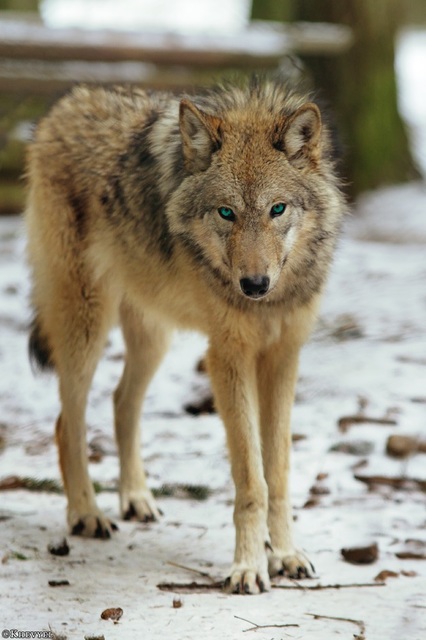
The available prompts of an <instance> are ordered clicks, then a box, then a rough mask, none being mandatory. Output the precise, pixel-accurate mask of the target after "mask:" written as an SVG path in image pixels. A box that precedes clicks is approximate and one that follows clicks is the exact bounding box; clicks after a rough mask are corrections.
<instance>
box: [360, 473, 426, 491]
mask: <svg viewBox="0 0 426 640" xmlns="http://www.w3.org/2000/svg"><path fill="white" fill-rule="evenodd" d="M354 478H355V480H359V481H360V482H364V483H365V484H367V485H368V487H369V488H370V489H371V487H374V485H385V486H388V487H393V488H394V489H401V490H413V489H420V491H426V480H421V479H417V478H408V477H405V476H396V477H394V476H382V475H371V476H369V475H368V476H367V475H361V474H358V473H356V474H354Z"/></svg>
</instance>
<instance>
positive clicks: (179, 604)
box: [173, 598, 183, 609]
mask: <svg viewBox="0 0 426 640" xmlns="http://www.w3.org/2000/svg"><path fill="white" fill-rule="evenodd" d="M181 607H183V602H182V600H181V599H180V598H173V609H180V608H181Z"/></svg>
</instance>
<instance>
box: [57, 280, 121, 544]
mask: <svg viewBox="0 0 426 640" xmlns="http://www.w3.org/2000/svg"><path fill="white" fill-rule="evenodd" d="M89 297H90V300H89ZM89 297H87V296H86V298H84V297H82V295H81V290H80V289H79V287H78V284H77V283H75V282H74V283H73V282H71V281H67V282H63V283H62V285H61V287H60V290H59V291H58V292H57V293H56V295H55V296H53V299H54V301H55V302H54V306H55V313H54V314H53V315H52V313H50V331H49V332H48V335H49V343H50V345H51V347H52V353H53V360H54V366H55V368H56V371H57V373H58V376H59V389H60V397H61V402H62V409H61V414H60V416H59V418H58V420H57V423H56V440H57V444H58V448H59V461H60V466H61V471H62V476H63V480H64V485H65V490H66V494H67V497H68V524H69V527H70V529H71V532H72V533H73V534H76V535H83V536H88V537H95V538H109V537H110V536H111V533H112V531H113V530H114V529H116V528H117V527H116V526H115V525H114V524H113V523H112V522H111V521H110V520H109V519H108V518H106V517H105V516H104V514H103V513H102V512H101V511H100V510H99V509H98V507H97V505H96V500H95V493H94V489H93V485H92V483H91V481H90V477H89V472H88V458H87V446H86V423H85V409H86V403H87V396H88V393H89V388H90V385H91V382H92V378H93V374H94V371H95V368H96V365H97V362H98V360H99V358H100V355H101V352H102V349H103V346H104V343H105V338H106V334H107V331H108V329H109V326H110V322H111V319H112V318H111V316H112V313H113V306H112V305H111V303H110V301H109V300H108V297H107V295H106V293H105V292H103V291H102V290H101V287H97V288H96V291H95V289H92V290H91V292H90V296H89Z"/></svg>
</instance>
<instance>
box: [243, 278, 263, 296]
mask: <svg viewBox="0 0 426 640" xmlns="http://www.w3.org/2000/svg"><path fill="white" fill-rule="evenodd" d="M269 283H270V280H269V277H268V276H252V277H251V278H241V280H240V287H241V291H242V292H243V293H244V295H245V296H248V297H249V298H262V296H264V295H265V294H266V293H268V289H269Z"/></svg>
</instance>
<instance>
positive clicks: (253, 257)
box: [26, 80, 345, 593]
mask: <svg viewBox="0 0 426 640" xmlns="http://www.w3.org/2000/svg"><path fill="white" fill-rule="evenodd" d="M28 179H29V201H28V209H27V213H26V222H27V229H28V253H29V261H30V265H31V268H32V276H33V293H32V304H33V306H34V311H35V316H34V322H33V327H32V333H31V338H30V351H31V354H32V356H33V358H34V359H35V360H36V361H37V362H38V363H39V364H40V365H41V366H42V367H43V366H44V367H49V366H51V367H54V369H55V371H56V373H57V375H58V378H59V390H60V397H61V403H62V408H61V413H60V416H59V418H58V420H57V425H56V437H57V443H58V447H59V460H60V466H61V471H62V476H63V480H64V485H65V490H66V494H67V498H68V523H69V526H70V529H71V532H72V533H74V534H80V535H84V536H94V537H100V538H108V537H110V535H111V532H112V531H113V530H114V529H115V528H116V526H115V525H114V524H113V523H112V522H111V521H110V520H109V519H108V518H106V517H105V516H104V515H103V514H102V512H101V511H100V510H99V509H98V508H97V506H96V502H95V495H94V491H93V487H92V484H91V482H90V479H89V475H88V463H87V455H86V427H85V407H86V400H87V395H88V392H89V387H90V385H91V381H92V376H93V374H94V371H95V367H96V364H97V362H98V360H99V358H100V356H101V353H102V349H103V346H104V343H105V340H106V336H107V332H108V330H109V329H110V327H111V325H113V323H115V322H116V321H117V320H118V321H119V323H120V324H121V327H122V330H123V334H124V339H125V343H126V351H127V353H126V363H125V367H124V373H123V376H122V378H121V381H120V384H119V385H118V388H117V389H116V391H115V394H114V407H115V431H116V437H117V442H118V449H119V456H120V464H121V473H120V502H121V512H122V516H123V517H124V518H135V519H139V520H142V521H146V520H155V519H157V518H158V516H159V510H158V508H157V506H156V503H155V501H154V499H153V497H152V494H151V492H150V490H149V489H148V487H147V483H146V478H145V472H144V467H143V463H142V461H141V458H140V436H139V425H138V422H139V417H140V412H141V406H142V401H143V397H144V394H145V391H146V388H147V386H148V384H149V381H150V380H151V377H152V375H153V373H154V372H155V370H156V368H157V367H158V365H159V362H160V360H161V359H162V357H163V354H164V352H165V350H166V348H167V345H168V343H169V338H170V335H171V332H172V330H173V329H174V328H176V327H178V328H181V329H195V330H198V331H201V332H203V333H205V334H207V336H208V338H209V350H208V354H207V366H208V371H209V375H210V378H211V383H212V387H213V391H214V396H215V402H216V406H217V408H218V410H219V413H220V415H221V417H222V419H223V422H224V423H225V427H226V433H227V440H228V445H229V452H230V460H231V468H232V475H233V478H234V481H235V487H236V497H235V512H234V522H235V528H236V549H235V558H234V563H233V565H232V567H231V570H230V574H229V577H228V579H227V581H226V586H227V588H228V590H229V591H231V592H241V593H258V592H259V591H264V590H267V589H268V587H269V585H270V582H269V575H274V574H277V573H280V572H286V573H288V574H289V575H291V576H298V577H303V576H309V575H311V573H312V570H313V569H312V565H311V563H310V562H309V560H308V558H307V557H306V555H305V554H304V553H303V552H302V551H300V550H298V549H297V547H296V546H295V544H294V541H293V534H292V511H291V505H290V496H289V456H290V446H291V435H290V412H291V407H292V402H293V396H294V388H295V384H296V375H297V364H298V355H299V350H300V347H301V345H302V344H303V342H304V341H305V340H306V338H307V337H308V335H309V332H310V330H311V327H312V324H313V322H314V319H315V315H316V311H317V308H318V303H319V299H320V295H321V292H322V290H323V286H324V281H325V278H326V274H327V271H328V268H329V264H330V261H331V257H332V253H333V248H334V245H335V239H336V235H337V231H338V229H339V224H340V220H341V217H342V214H343V213H344V211H345V201H344V198H343V196H342V193H341V191H340V188H339V180H338V177H337V176H336V172H335V167H334V163H333V159H332V153H331V144H330V136H329V132H328V129H327V127H326V126H325V125H324V123H322V118H321V115H320V110H319V108H318V107H317V106H316V105H315V104H314V103H312V102H311V101H310V100H309V98H308V97H307V96H304V95H299V94H297V93H295V92H293V91H292V90H289V89H288V88H286V87H285V86H283V85H282V84H280V83H279V82H275V81H274V82H272V81H257V80H253V81H251V82H250V83H247V85H244V86H241V87H236V86H224V87H221V88H218V89H212V90H210V91H208V92H205V93H204V94H202V95H199V96H197V97H191V98H189V97H188V96H186V97H182V98H181V99H178V98H176V97H173V96H172V95H168V94H165V93H152V94H151V93H147V92H144V91H140V90H134V89H133V90H132V89H129V90H127V89H114V90H105V89H102V88H87V87H78V88H76V89H74V90H73V91H72V92H71V93H70V94H69V95H68V96H66V97H64V98H63V99H61V100H60V101H59V103H58V104H57V105H56V106H54V108H53V109H52V110H51V112H50V114H49V115H48V116H47V117H46V118H45V119H44V120H42V122H41V123H40V125H39V127H38V130H37V133H36V136H35V141H34V143H33V144H32V145H31V147H30V149H29V160H28ZM268 565H269V566H268ZM268 569H269V570H268Z"/></svg>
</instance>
